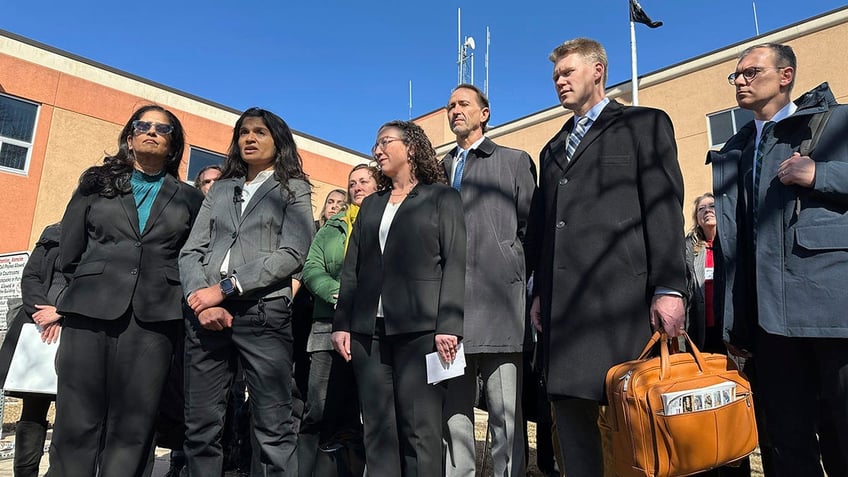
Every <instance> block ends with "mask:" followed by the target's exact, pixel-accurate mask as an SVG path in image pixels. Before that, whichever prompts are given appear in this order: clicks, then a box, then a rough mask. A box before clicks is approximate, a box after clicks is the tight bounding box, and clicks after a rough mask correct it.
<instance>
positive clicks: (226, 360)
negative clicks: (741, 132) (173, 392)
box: [179, 108, 313, 477]
mask: <svg viewBox="0 0 848 477" xmlns="http://www.w3.org/2000/svg"><path fill="white" fill-rule="evenodd" d="M312 234H313V228H312V205H311V185H310V183H309V181H308V179H307V177H306V174H305V173H304V172H303V164H302V161H301V158H300V155H299V154H298V152H297V147H296V145H295V142H294V137H293V136H292V132H291V129H289V127H288V125H287V124H286V122H285V121H283V119H282V118H280V117H279V116H277V115H276V114H274V113H272V112H270V111H267V110H264V109H260V108H250V109H248V110H246V111H245V112H244V113H242V115H241V116H240V117H239V119H238V121H236V124H235V126H234V127H233V136H232V141H231V143H230V148H229V153H228V155H227V159H226V163H225V164H224V168H223V173H222V175H221V179H220V180H219V181H218V182H216V184H215V187H213V188H212V189H211V190H210V191H209V195H207V196H206V199H205V200H204V201H203V206H202V208H201V210H200V214H199V215H198V220H197V222H196V225H195V227H194V228H192V230H191V235H190V237H189V239H188V241H187V242H186V244H185V246H184V247H183V249H182V251H181V252H180V260H179V263H180V276H181V277H182V279H183V282H184V289H185V296H186V301H187V302H188V305H189V307H191V309H192V311H193V312H194V313H193V314H191V315H190V316H189V317H188V319H187V323H186V363H185V366H186V373H185V376H186V378H185V379H186V383H185V386H186V389H185V395H186V407H185V419H186V427H187V431H186V446H185V451H186V460H187V469H188V475H189V477H208V476H216V475H220V474H221V473H222V471H223V452H222V449H221V442H220V438H221V431H222V426H223V420H224V414H225V408H226V404H227V397H228V393H229V388H230V385H231V383H232V380H233V375H234V373H235V372H236V369H237V361H238V362H240V363H241V365H242V366H243V367H244V373H245V380H246V382H247V389H248V392H249V394H250V401H249V402H250V416H251V424H252V426H251V429H252V431H253V438H254V441H253V444H254V445H255V446H256V447H255V448H254V453H256V454H257V455H258V456H259V463H257V462H254V463H253V464H252V465H251V473H252V474H254V475H259V474H262V475H268V476H283V475H297V458H296V453H295V446H296V439H297V437H296V431H295V429H294V425H293V422H292V353H293V343H292V325H291V309H290V305H291V300H292V287H291V285H292V274H294V273H296V272H298V271H299V270H300V269H301V267H302V265H303V262H304V260H305V259H306V253H307V251H308V250H309V243H310V241H311V239H312Z"/></svg>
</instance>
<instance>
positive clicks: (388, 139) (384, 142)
mask: <svg viewBox="0 0 848 477" xmlns="http://www.w3.org/2000/svg"><path fill="white" fill-rule="evenodd" d="M392 141H403V139H402V138H399V137H390V136H386V137H384V138H380V139H377V142H375V143H374V145H373V146H371V155H374V154H375V153H376V152H377V148H378V147H379V148H380V149H382V150H383V151H385V150H386V146H388V145H389V143H390V142H392Z"/></svg>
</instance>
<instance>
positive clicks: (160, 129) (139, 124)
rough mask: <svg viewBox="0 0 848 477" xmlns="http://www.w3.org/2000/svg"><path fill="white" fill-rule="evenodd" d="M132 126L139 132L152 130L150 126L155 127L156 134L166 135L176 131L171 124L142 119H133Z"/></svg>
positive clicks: (143, 132)
mask: <svg viewBox="0 0 848 477" xmlns="http://www.w3.org/2000/svg"><path fill="white" fill-rule="evenodd" d="M132 127H133V129H134V130H135V132H136V133H138V134H145V133H146V132H148V131H150V128H153V130H154V131H156V134H159V135H160V136H166V135H168V134H171V133H172V132H174V126H171V125H170V124H164V123H152V122H150V121H142V120H140V119H136V120H135V121H133V122H132Z"/></svg>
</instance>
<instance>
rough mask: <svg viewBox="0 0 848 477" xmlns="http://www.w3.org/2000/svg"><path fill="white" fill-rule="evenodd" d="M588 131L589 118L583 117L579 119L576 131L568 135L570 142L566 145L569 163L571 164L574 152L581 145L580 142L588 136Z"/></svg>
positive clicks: (575, 127)
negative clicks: (584, 136)
mask: <svg viewBox="0 0 848 477" xmlns="http://www.w3.org/2000/svg"><path fill="white" fill-rule="evenodd" d="M587 129H589V117H588V116H583V117H581V118H579V119H577V122H576V123H575V125H574V131H572V132H571V134H569V135H568V142H567V143H566V145H565V159H566V161H567V162H571V157H572V156H574V151H576V150H577V146H578V145H580V140H581V139H583V135H584V134H586V130H587Z"/></svg>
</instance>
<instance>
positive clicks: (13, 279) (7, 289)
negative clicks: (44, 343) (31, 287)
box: [0, 252, 29, 330]
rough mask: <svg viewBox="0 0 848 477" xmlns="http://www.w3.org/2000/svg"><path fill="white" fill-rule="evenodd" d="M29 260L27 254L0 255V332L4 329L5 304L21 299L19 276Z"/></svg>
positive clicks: (6, 309) (6, 306) (6, 308)
mask: <svg viewBox="0 0 848 477" xmlns="http://www.w3.org/2000/svg"><path fill="white" fill-rule="evenodd" d="M27 260H29V252H13V253H2V254H0V330H5V329H6V311H8V309H9V307H8V305H7V302H8V300H9V299H10V298H20V297H21V275H23V272H24V265H26V263H27Z"/></svg>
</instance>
